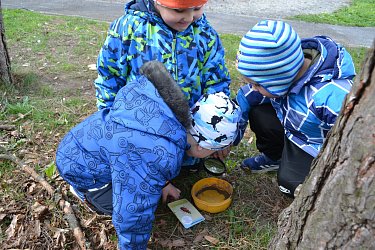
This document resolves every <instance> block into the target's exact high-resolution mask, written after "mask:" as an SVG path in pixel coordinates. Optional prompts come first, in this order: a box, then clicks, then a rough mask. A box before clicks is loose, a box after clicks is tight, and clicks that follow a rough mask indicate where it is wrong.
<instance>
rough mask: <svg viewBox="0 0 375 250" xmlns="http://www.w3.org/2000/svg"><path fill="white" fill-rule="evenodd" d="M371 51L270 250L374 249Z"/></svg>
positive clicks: (373, 60)
mask: <svg viewBox="0 0 375 250" xmlns="http://www.w3.org/2000/svg"><path fill="white" fill-rule="evenodd" d="M374 46H375V41H374V45H373V48H372V49H371V50H370V51H369V53H368V55H367V58H366V61H365V64H364V66H363V67H362V71H361V75H360V77H358V76H357V78H356V80H355V83H354V85H353V89H352V91H351V92H350V94H349V95H348V96H347V98H346V100H345V104H344V108H343V110H342V112H341V114H340V116H339V117H338V119H337V121H336V124H335V126H334V127H333V128H332V131H331V132H330V134H329V136H328V138H327V140H326V142H325V144H324V146H323V149H322V151H321V153H320V154H319V155H318V157H317V159H316V160H315V161H314V162H313V165H312V169H311V172H310V175H309V176H308V177H307V178H306V180H305V182H304V184H303V186H302V188H301V190H300V193H299V194H298V195H297V197H296V198H295V200H294V201H293V203H292V204H291V205H290V206H289V207H288V208H286V209H285V210H284V211H283V212H282V213H281V214H280V216H279V221H278V232H277V234H276V235H275V236H274V238H273V239H272V241H271V243H270V245H269V248H270V249H375V222H374V219H375V181H374V176H375V164H374V162H375V69H374V65H375V54H374V51H375V50H374Z"/></svg>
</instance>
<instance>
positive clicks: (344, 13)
mask: <svg viewBox="0 0 375 250" xmlns="http://www.w3.org/2000/svg"><path fill="white" fill-rule="evenodd" d="M374 6H375V5H374V1H373V0H353V1H352V3H351V4H350V5H349V6H348V7H344V8H342V9H339V10H337V11H335V12H333V13H322V14H316V15H297V16H293V17H290V19H296V20H301V21H305V22H313V23H328V24H334V25H345V26H358V27H375V17H374V13H375V7H374Z"/></svg>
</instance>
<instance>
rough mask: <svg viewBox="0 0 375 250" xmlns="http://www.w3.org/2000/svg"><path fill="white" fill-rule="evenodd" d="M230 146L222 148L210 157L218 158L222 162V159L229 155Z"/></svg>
mask: <svg viewBox="0 0 375 250" xmlns="http://www.w3.org/2000/svg"><path fill="white" fill-rule="evenodd" d="M230 150H231V146H229V147H226V148H224V149H223V150H219V151H216V152H215V153H213V154H212V157H214V158H219V159H220V160H222V161H224V159H225V158H226V157H227V156H228V154H229V153H230Z"/></svg>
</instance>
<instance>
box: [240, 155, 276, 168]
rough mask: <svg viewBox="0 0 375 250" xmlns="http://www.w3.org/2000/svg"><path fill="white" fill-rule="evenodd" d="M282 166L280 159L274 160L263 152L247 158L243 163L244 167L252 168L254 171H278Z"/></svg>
mask: <svg viewBox="0 0 375 250" xmlns="http://www.w3.org/2000/svg"><path fill="white" fill-rule="evenodd" d="M279 166H280V160H278V161H274V160H272V159H270V158H269V157H267V156H266V155H265V154H263V153H261V154H259V155H257V156H254V157H250V158H247V159H245V160H244V161H243V162H242V163H241V168H242V169H245V170H247V169H250V170H251V172H252V173H265V172H270V171H277V170H278V169H279Z"/></svg>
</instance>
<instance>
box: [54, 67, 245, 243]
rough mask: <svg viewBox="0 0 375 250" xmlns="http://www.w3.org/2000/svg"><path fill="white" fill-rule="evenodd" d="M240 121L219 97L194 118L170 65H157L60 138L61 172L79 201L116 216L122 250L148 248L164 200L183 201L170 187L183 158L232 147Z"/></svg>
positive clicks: (207, 98)
mask: <svg viewBox="0 0 375 250" xmlns="http://www.w3.org/2000/svg"><path fill="white" fill-rule="evenodd" d="M240 116H241V114H240V109H239V108H238V106H236V104H235V103H234V102H233V101H231V100H230V99H229V98H228V97H227V96H226V95H225V94H224V93H222V92H219V93H215V94H208V95H204V96H202V98H200V99H199V100H198V102H197V103H196V104H195V105H194V106H193V108H192V111H190V108H189V105H188V102H187V101H186V99H185V96H184V94H183V93H182V91H181V89H180V88H179V87H178V85H177V84H176V82H175V81H174V80H173V79H172V78H171V76H170V74H169V72H168V71H167V70H166V68H165V66H164V65H163V64H162V63H160V62H157V61H152V62H149V63H146V64H144V65H143V66H142V68H141V70H140V75H139V76H138V77H136V78H135V79H134V80H132V81H130V82H128V83H127V84H126V85H125V86H124V87H122V88H121V89H120V91H119V92H118V93H117V95H116V97H115V99H114V102H113V105H112V106H111V107H107V108H104V109H101V110H99V111H97V112H96V113H94V114H92V115H91V116H89V117H88V118H87V119H85V120H84V121H83V122H81V123H80V124H78V125H77V126H76V127H74V128H73V129H72V130H71V131H70V132H69V133H68V134H67V135H66V136H65V137H64V138H63V140H62V141H61V143H60V145H59V146H58V149H57V152H56V165H57V168H58V170H59V173H60V175H61V176H62V177H63V178H64V180H65V181H67V182H68V183H69V184H70V185H71V191H72V192H73V193H74V194H76V195H77V196H78V197H79V198H80V199H81V200H82V201H84V202H85V203H86V204H87V205H88V206H89V207H91V208H92V209H93V210H95V211H97V212H98V213H101V214H107V215H112V222H113V225H114V227H115V229H116V232H117V235H118V239H119V246H120V249H146V247H147V242H148V240H149V238H150V233H151V229H152V222H153V221H154V212H155V210H156V208H157V205H158V202H159V200H160V198H161V197H163V200H166V197H167V196H171V197H172V198H174V199H177V198H178V197H179V194H180V191H179V190H178V189H177V188H175V187H174V186H173V185H172V184H170V183H169V181H170V180H172V179H173V178H175V177H176V176H177V175H178V174H179V172H180V167H181V164H182V161H183V157H184V152H185V151H186V152H187V154H188V155H190V156H194V157H197V158H205V157H207V156H209V155H211V154H212V153H214V152H216V151H217V150H221V149H223V148H226V147H228V146H229V145H230V144H231V143H232V141H233V138H235V137H236V135H237V131H238V126H237V123H238V121H239V119H240ZM188 131H189V132H188Z"/></svg>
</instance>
